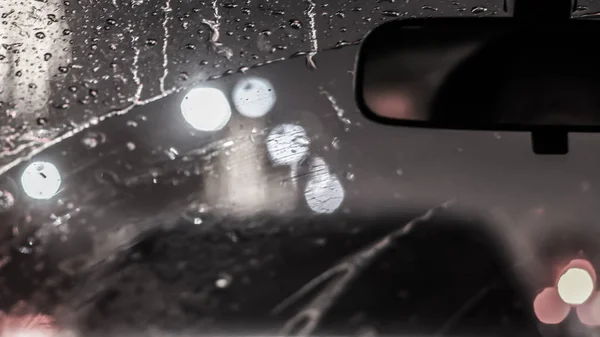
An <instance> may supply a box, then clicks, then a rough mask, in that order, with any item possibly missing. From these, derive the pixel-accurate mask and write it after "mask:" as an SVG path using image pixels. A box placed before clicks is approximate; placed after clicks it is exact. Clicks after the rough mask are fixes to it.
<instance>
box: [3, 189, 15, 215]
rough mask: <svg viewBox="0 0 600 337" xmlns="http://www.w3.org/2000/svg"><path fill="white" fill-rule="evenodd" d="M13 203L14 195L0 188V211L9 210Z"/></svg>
mask: <svg viewBox="0 0 600 337" xmlns="http://www.w3.org/2000/svg"><path fill="white" fill-rule="evenodd" d="M14 205H15V197H14V196H13V195H12V193H10V192H9V191H6V190H0V213H4V212H7V211H9V210H10V209H12V208H13V206H14Z"/></svg>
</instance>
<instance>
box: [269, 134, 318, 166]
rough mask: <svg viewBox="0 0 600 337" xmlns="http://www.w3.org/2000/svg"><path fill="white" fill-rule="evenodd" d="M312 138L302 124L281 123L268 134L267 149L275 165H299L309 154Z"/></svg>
mask: <svg viewBox="0 0 600 337" xmlns="http://www.w3.org/2000/svg"><path fill="white" fill-rule="evenodd" d="M309 146H310V139H309V138H308V135H307V134H306V131H304V128H302V127H301V126H300V125H293V124H281V125H277V126H276V127H274V128H273V130H271V133H269V135H268V136H267V151H268V152H269V156H270V157H271V160H272V161H273V163H274V164H275V165H290V166H297V165H298V164H299V163H300V162H301V161H302V160H304V158H306V157H307V156H308V152H309Z"/></svg>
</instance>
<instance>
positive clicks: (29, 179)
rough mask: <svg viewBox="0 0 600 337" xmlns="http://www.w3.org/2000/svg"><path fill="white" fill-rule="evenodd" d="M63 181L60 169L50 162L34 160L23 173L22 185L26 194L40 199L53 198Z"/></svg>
mask: <svg viewBox="0 0 600 337" xmlns="http://www.w3.org/2000/svg"><path fill="white" fill-rule="evenodd" d="M61 182H62V180H61V177H60V173H59V172H58V169H57V168H56V166H54V164H52V163H49V162H43V161H37V162H33V163H31V164H29V166H27V167H26V168H25V170H24V171H23V174H22V175H21V186H22V187H23V191H24V192H25V194H27V195H28V196H29V197H31V198H33V199H38V200H43V199H50V198H52V197H53V196H54V195H55V194H56V193H57V192H58V190H59V189H60V185H61Z"/></svg>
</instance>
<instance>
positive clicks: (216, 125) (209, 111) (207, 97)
mask: <svg viewBox="0 0 600 337" xmlns="http://www.w3.org/2000/svg"><path fill="white" fill-rule="evenodd" d="M181 113H182V114H183V118H184V119H185V121H186V122H187V123H188V124H189V125H191V126H192V127H193V128H194V129H196V130H199V131H218V130H221V129H222V128H224V127H225V125H227V123H228V122H229V119H230V118H231V107H230V106H229V102H228V101H227V97H225V94H223V92H222V91H221V90H219V89H215V88H195V89H192V90H190V92H188V93H187V95H185V97H184V98H183V101H182V102H181Z"/></svg>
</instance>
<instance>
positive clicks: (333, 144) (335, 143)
mask: <svg viewBox="0 0 600 337" xmlns="http://www.w3.org/2000/svg"><path fill="white" fill-rule="evenodd" d="M331 147H333V148H334V149H336V150H339V149H340V139H339V138H337V137H335V138H333V140H332V141H331Z"/></svg>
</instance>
